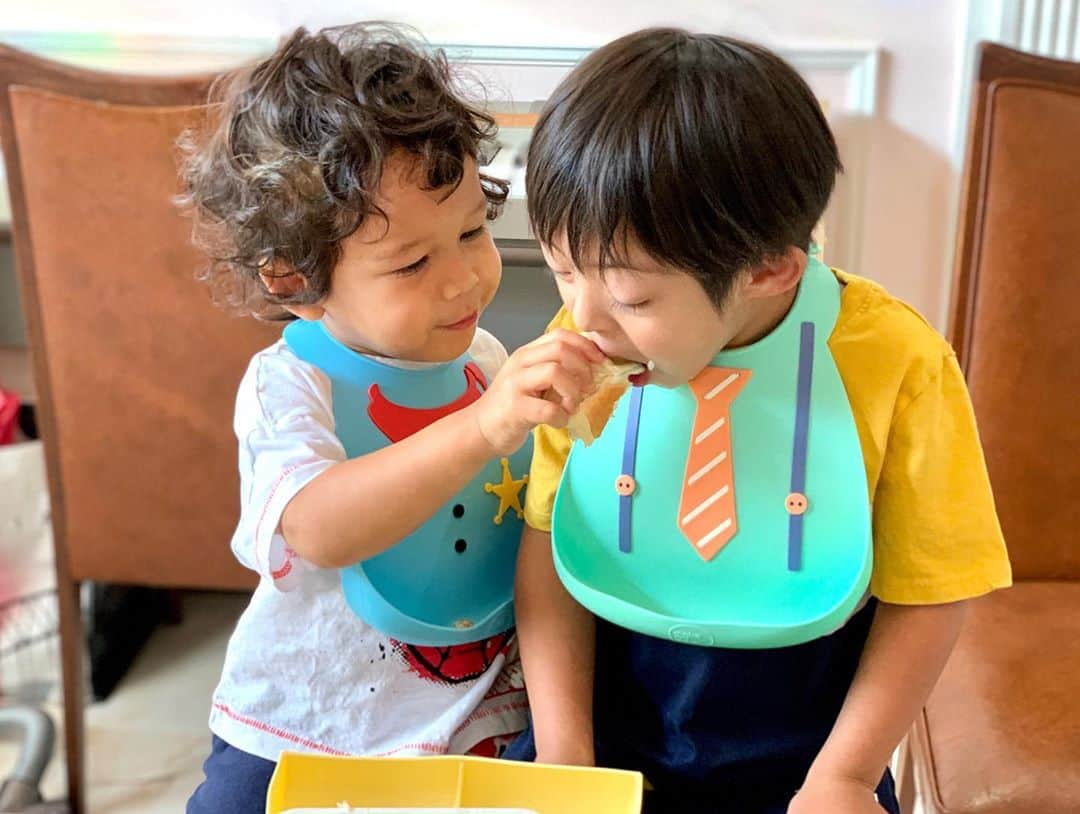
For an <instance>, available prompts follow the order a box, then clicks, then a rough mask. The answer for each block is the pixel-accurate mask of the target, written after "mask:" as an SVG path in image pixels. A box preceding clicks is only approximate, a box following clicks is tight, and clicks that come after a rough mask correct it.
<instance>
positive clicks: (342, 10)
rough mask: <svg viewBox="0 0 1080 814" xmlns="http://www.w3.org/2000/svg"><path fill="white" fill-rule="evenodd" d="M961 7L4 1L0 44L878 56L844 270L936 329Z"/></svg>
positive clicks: (924, 0)
mask: <svg viewBox="0 0 1080 814" xmlns="http://www.w3.org/2000/svg"><path fill="white" fill-rule="evenodd" d="M967 5H968V4H967V3H966V2H962V0H818V2H815V3H805V2H801V0H759V1H758V2H741V3H740V2H706V1H705V0H697V1H696V0H664V1H663V2H660V3H657V2H645V0H624V2H618V0H592V2H582V0H516V1H515V2H509V1H508V0H459V2H456V3H447V2H445V0H443V1H442V2H435V1H434V0H411V2H407V3H404V2H401V0H396V1H394V2H391V1H389V0H372V1H371V2H364V3H357V2H353V3H349V2H342V0H335V1H334V2H331V0H310V2H308V3H304V4H301V3H298V2H295V0H261V1H258V0H237V1H234V2H228V3H222V2H220V0H217V1H216V2H215V1H214V0H188V2H184V3H182V4H181V3H168V4H166V3H135V2H121V1H120V0H98V2H95V3H85V2H82V0H52V2H50V3H48V4H41V5H37V4H34V5H32V4H30V3H27V2H24V0H18V1H17V0H0V32H4V31H6V32H18V31H93V32H112V33H118V34H168V35H179V36H211V37H270V38H272V37H276V36H278V35H279V34H281V33H283V32H285V31H287V30H289V29H290V28H292V27H293V26H295V25H298V24H304V25H308V26H322V25H329V24H333V23H339V22H346V21H350V20H355V19H396V20H401V21H403V22H408V23H411V24H413V25H415V26H417V27H418V28H419V29H420V30H421V31H422V32H423V33H424V34H425V35H426V36H427V38H428V39H429V40H431V41H434V42H440V43H467V44H487V45H543V46H574V47H594V46H597V45H600V44H602V43H604V42H605V41H607V40H609V39H611V38H613V37H616V36H618V35H620V34H623V33H625V32H627V31H631V30H633V29H636V28H640V27H643V26H646V25H654V24H666V23H674V24H679V25H684V26H687V27H689V28H692V29H699V30H713V31H719V32H723V33H731V34H735V35H738V36H744V37H747V38H751V39H755V40H758V41H761V42H763V43H765V44H767V45H771V46H774V47H788V48H801V47H805V46H847V45H852V44H856V45H876V46H879V47H880V48H881V49H882V61H881V64H880V73H879V75H880V82H879V98H878V104H877V112H878V115H877V117H876V120H875V121H874V122H873V123H872V124H871V127H872V131H871V138H870V152H869V155H868V157H867V160H866V163H865V165H864V173H865V178H864V179H863V181H864V184H865V186H864V189H865V196H864V198H863V206H865V207H866V211H865V213H864V217H863V218H862V226H861V228H862V230H863V233H862V236H861V241H860V245H861V254H860V256H859V257H858V258H855V259H854V260H851V261H849V263H850V265H852V268H851V269H850V270H851V271H855V272H857V273H861V274H864V275H866V276H869V277H872V278H874V279H877V280H880V281H881V282H883V283H885V284H886V285H887V286H888V287H889V288H890V289H892V290H893V291H894V292H895V293H896V294H898V295H900V296H902V297H904V298H905V299H907V300H909V301H910V302H912V303H913V304H914V305H916V306H917V307H918V308H919V309H920V310H922V311H923V312H924V313H926V315H927V316H928V317H929V318H930V319H931V320H932V321H934V322H935V323H936V324H938V325H939V326H941V325H943V324H944V314H945V307H946V304H947V293H946V285H947V276H948V272H949V270H950V268H951V253H952V242H953V231H954V222H955V211H954V210H955V196H956V188H957V185H958V167H957V166H956V161H957V154H956V151H955V144H956V139H957V137H958V135H957V132H956V126H957V118H958V111H959V110H960V109H961V105H960V104H959V100H960V70H961V65H962V57H963V53H962V52H963V50H964V48H965V37H964V27H965V19H966V9H967ZM35 6H36V7H35ZM302 6H303V7H306V9H307V10H306V11H303V10H301V8H302ZM965 93H966V91H965Z"/></svg>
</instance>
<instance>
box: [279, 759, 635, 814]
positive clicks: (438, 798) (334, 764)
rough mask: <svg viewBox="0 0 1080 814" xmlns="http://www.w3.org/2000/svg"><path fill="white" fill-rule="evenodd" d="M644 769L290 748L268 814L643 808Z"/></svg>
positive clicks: (600, 813) (604, 813) (567, 813)
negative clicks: (341, 809)
mask: <svg viewBox="0 0 1080 814" xmlns="http://www.w3.org/2000/svg"><path fill="white" fill-rule="evenodd" d="M641 794H642V776H641V774H640V773H638V772H626V771H619V770H616V769H592V768H584V767H580V766H547V765H543V764H539V763H520V762H516V761H510V760H493V759H491V758H480V757H459V756H438V757H402V758H391V757H333V756H329V755H310V754H300V753H295V752H282V753H281V758H280V760H279V761H278V765H277V768H276V769H275V770H274V776H273V778H271V780H270V788H269V791H268V793H267V798H266V814H285V812H287V811H289V810H290V809H297V808H299V809H302V808H329V809H335V808H336V807H337V806H338V804H339V803H342V802H345V803H348V805H349V806H351V807H353V808H361V809H363V808H383V809H386V808H393V809H405V810H408V809H410V808H420V809H424V808H426V809H449V810H450V811H454V810H459V809H470V808H472V809H478V808H480V809H483V808H486V809H500V808H501V809H517V810H522V809H524V810H525V811H527V812H530V814H532V812H535V814H579V813H580V814H640V812H641Z"/></svg>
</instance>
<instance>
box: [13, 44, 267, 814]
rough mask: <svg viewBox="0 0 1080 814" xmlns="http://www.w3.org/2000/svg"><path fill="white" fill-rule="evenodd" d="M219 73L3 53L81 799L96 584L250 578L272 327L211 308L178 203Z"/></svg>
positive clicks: (229, 582)
mask: <svg viewBox="0 0 1080 814" xmlns="http://www.w3.org/2000/svg"><path fill="white" fill-rule="evenodd" d="M210 80H211V77H208V76H202V77H184V78H168V79H163V78H148V77H132V76H118V75H110V74H105V73H98V72H91V71H85V70H80V69H76V68H72V67H69V66H64V65H60V64H56V63H53V62H49V61H46V60H42V59H38V58H35V57H33V56H30V55H28V54H24V53H20V52H18V51H15V50H12V49H10V48H6V47H2V46H0V148H2V150H3V154H4V160H5V162H6V165H7V181H8V188H9V191H10V194H11V203H12V216H13V233H14V244H15V258H16V265H17V270H18V275H19V281H20V284H21V290H22V296H23V305H24V310H25V314H26V322H27V327H28V332H29V339H30V346H31V352H32V356H33V361H34V374H35V379H36V384H37V388H38V394H39V401H38V407H39V411H40V413H39V416H40V427H41V431H42V436H43V439H44V442H45V451H46V456H47V464H48V475H49V491H50V496H51V500H52V521H53V529H54V535H55V541H56V567H57V585H58V593H59V603H60V636H61V650H62V660H63V681H64V719H65V726H66V746H67V771H68V788H69V794H70V801H71V804H72V807H73V810H74V811H75V812H76V814H81V813H82V812H83V811H84V810H85V803H84V795H85V788H84V767H83V720H82V713H83V686H84V685H83V672H82V648H83V631H82V622H81V618H80V613H79V584H80V582H82V581H84V580H100V581H106V582H116V583H133V584H140V585H156V586H171V587H193V588H215V589H245V588H250V587H251V586H252V585H253V584H254V576H253V575H252V574H251V573H250V572H247V571H245V570H244V569H242V568H241V567H240V566H239V565H238V564H237V563H236V561H235V560H234V558H233V556H232V554H231V553H230V551H229V538H230V535H231V533H232V531H233V528H234V526H235V523H236V520H237V517H238V513H239V484H238V476H237V465H236V440H235V438H234V437H233V434H232V409H233V401H234V398H235V394H236V386H237V384H238V382H239V380H240V377H241V375H242V374H243V371H244V368H245V365H246V363H247V361H248V359H249V358H250V356H251V354H252V353H254V352H255V351H256V350H257V349H258V348H260V347H263V346H265V345H267V344H269V343H271V342H272V341H273V339H274V336H275V333H276V332H275V330H274V329H273V328H271V327H268V326H265V325H259V324H257V323H255V322H254V321H253V320H251V319H238V318H235V317H232V316H230V315H227V314H225V313H223V312H221V311H220V310H218V309H217V308H215V307H214V306H213V305H212V304H211V303H210V301H209V295H208V292H207V291H206V290H205V288H204V287H203V286H202V285H200V284H199V283H198V282H197V281H196V279H195V272H196V270H197V269H198V267H199V265H200V258H199V256H198V254H197V253H196V251H195V250H194V249H193V248H191V246H190V230H191V229H190V223H189V222H188V221H187V220H186V219H184V218H183V217H182V216H181V215H180V214H179V213H178V212H177V210H176V209H175V207H174V206H173V204H172V197H173V195H175V193H176V192H177V164H176V158H177V154H176V150H175V149H174V143H175V140H176V138H177V136H178V135H179V134H180V132H181V131H182V130H183V129H184V128H185V127H187V126H188V125H191V124H193V123H196V122H197V121H199V119H200V117H202V116H203V115H205V109H204V108H201V107H194V106H197V105H200V103H202V102H204V101H205V99H206V93H207V88H208V85H209V82H210Z"/></svg>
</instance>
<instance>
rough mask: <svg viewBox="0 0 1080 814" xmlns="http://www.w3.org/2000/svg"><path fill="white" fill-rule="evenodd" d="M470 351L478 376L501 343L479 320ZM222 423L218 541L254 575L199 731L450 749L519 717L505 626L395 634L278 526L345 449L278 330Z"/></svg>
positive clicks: (322, 392) (486, 736)
mask: <svg viewBox="0 0 1080 814" xmlns="http://www.w3.org/2000/svg"><path fill="white" fill-rule="evenodd" d="M470 353H471V354H472V356H473V358H474V359H475V360H476V362H477V364H478V365H479V366H480V368H481V369H482V370H483V371H484V374H485V375H486V376H487V377H488V379H489V380H490V379H492V378H493V377H494V376H495V373H496V372H497V371H498V369H499V368H500V367H501V366H502V364H503V363H504V362H505V361H506V350H505V349H504V348H503V346H502V345H501V344H500V343H499V341H498V340H497V339H495V338H494V337H493V336H491V334H489V333H487V332H486V331H483V330H478V331H477V332H476V338H475V339H474V340H473V344H472V347H471V349H470ZM380 361H383V362H386V363H390V364H401V365H406V364H407V363H395V362H391V361H390V360H385V359H383V360H380ZM409 366H411V365H409ZM234 428H235V430H236V436H237V438H238V439H239V442H240V489H241V503H242V505H241V516H240V524H239V526H238V527H237V529H236V533H235V534H234V535H233V539H232V549H233V552H234V553H235V554H236V556H237V558H238V559H239V560H240V562H242V563H243V564H244V565H246V566H247V567H248V568H251V569H252V570H254V571H256V572H257V573H258V574H259V575H260V576H261V580H260V581H259V585H258V587H257V588H256V589H255V593H254V595H253V596H252V598H251V603H250V604H249V605H248V607H247V609H246V610H245V611H244V613H243V615H242V616H241V618H240V621H239V622H238V623H237V626H236V630H235V631H234V632H233V635H232V638H231V639H230V640H229V647H228V651H227V653H226V655H225V667H224V670H223V673H222V676H221V681H220V683H219V684H218V687H217V689H216V690H215V692H214V698H213V707H212V710H211V713H210V729H211V731H213V732H214V734H216V735H217V736H218V737H220V738H222V739H223V740H225V741H227V742H228V743H229V744H231V745H232V746H234V747H236V748H237V749H240V750H242V751H244V752H248V753H249V754H252V755H257V756H259V757H262V758H265V759H267V760H275V761H276V760H277V759H278V755H279V753H280V752H281V750H283V749H289V750H292V751H304V752H321V753H324V754H345V755H349V754H351V755H424V754H443V753H453V754H462V753H465V752H468V751H470V750H472V749H473V748H474V747H476V746H477V745H478V744H481V742H486V741H490V740H491V739H493V738H496V739H498V738H506V737H508V736H512V735H513V734H514V733H516V732H520V731H521V730H523V729H524V728H525V718H526V698H525V688H524V682H523V680H522V672H521V662H520V660H519V659H518V656H517V647H516V642H515V640H514V639H513V637H511V636H503V637H498V638H497V639H495V640H488V641H487V642H486V643H485V645H486V646H485V645H476V646H464V647H459V648H417V647H412V646H409V645H405V644H402V643H400V642H396V641H394V640H392V639H390V638H388V637H387V636H384V635H383V634H382V633H379V632H378V631H376V630H374V629H373V628H371V627H370V626H369V625H367V624H366V623H365V622H364V621H363V620H362V619H360V618H359V617H357V616H356V614H355V613H353V611H352V610H351V609H350V608H349V607H348V605H347V604H346V603H345V598H344V596H343V594H342V591H341V580H340V576H339V574H338V571H337V570H336V569H321V568H317V567H315V566H313V565H311V564H310V563H307V562H306V561H304V560H303V559H301V558H300V557H298V556H297V555H296V554H295V553H294V552H293V551H292V550H291V549H290V548H289V547H288V546H287V545H286V543H285V540H284V538H283V537H282V536H281V534H280V529H279V525H280V521H281V515H282V512H283V511H284V509H285V506H286V505H287V504H288V503H289V501H290V500H291V499H292V498H293V496H294V495H296V493H297V492H299V491H300V489H302V488H303V487H304V486H305V485H306V484H307V483H309V482H310V481H311V480H312V479H313V478H315V477H316V476H318V475H319V474H321V473H322V472H324V471H326V470H327V469H329V468H330V467H332V466H334V465H335V464H337V463H340V462H341V461H344V460H345V458H346V456H345V450H344V448H343V447H342V445H341V441H340V440H339V439H338V437H337V435H336V434H335V432H334V413H333V408H332V399H331V386H330V380H329V378H327V376H326V375H325V374H324V373H323V372H322V371H320V370H318V369H317V368H315V367H313V366H312V365H310V364H308V363H306V362H303V361H301V360H300V359H299V358H297V356H296V355H295V354H294V353H293V352H292V351H291V350H290V349H289V347H288V345H287V344H286V343H285V341H284V340H281V341H278V342H277V343H275V344H274V345H272V346H270V347H269V348H267V349H265V350H263V351H260V352H259V353H257V354H256V355H255V357H254V358H253V359H252V360H251V364H250V365H249V366H248V370H247V373H246V374H245V375H244V378H243V380H242V381H241V383H240V390H239V393H238V396H237V400H236V416H235V421H234ZM492 746H493V743H490V742H489V743H486V744H485V746H484V747H481V749H480V751H481V753H485V752H487V751H488V749H490V747H492Z"/></svg>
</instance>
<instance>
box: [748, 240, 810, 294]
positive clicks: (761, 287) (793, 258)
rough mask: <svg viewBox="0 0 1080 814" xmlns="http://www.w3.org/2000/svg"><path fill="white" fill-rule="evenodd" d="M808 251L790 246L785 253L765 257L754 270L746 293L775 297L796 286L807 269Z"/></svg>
mask: <svg viewBox="0 0 1080 814" xmlns="http://www.w3.org/2000/svg"><path fill="white" fill-rule="evenodd" d="M806 263H807V257H806V252H804V251H803V250H802V249H799V248H797V247H795V246H789V247H788V249H787V251H786V252H784V253H783V254H776V255H773V256H771V257H767V258H765V260H764V261H762V263H761V264H760V265H759V266H757V267H756V268H755V269H754V270H753V271H752V272H751V277H750V282H749V284H748V285H747V287H746V293H747V294H748V295H749V296H751V297H775V296H777V295H778V294H785V293H787V292H788V291H791V290H792V289H793V288H795V287H796V286H797V285H798V284H799V281H800V280H802V277H803V274H804V273H805V271H806Z"/></svg>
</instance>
